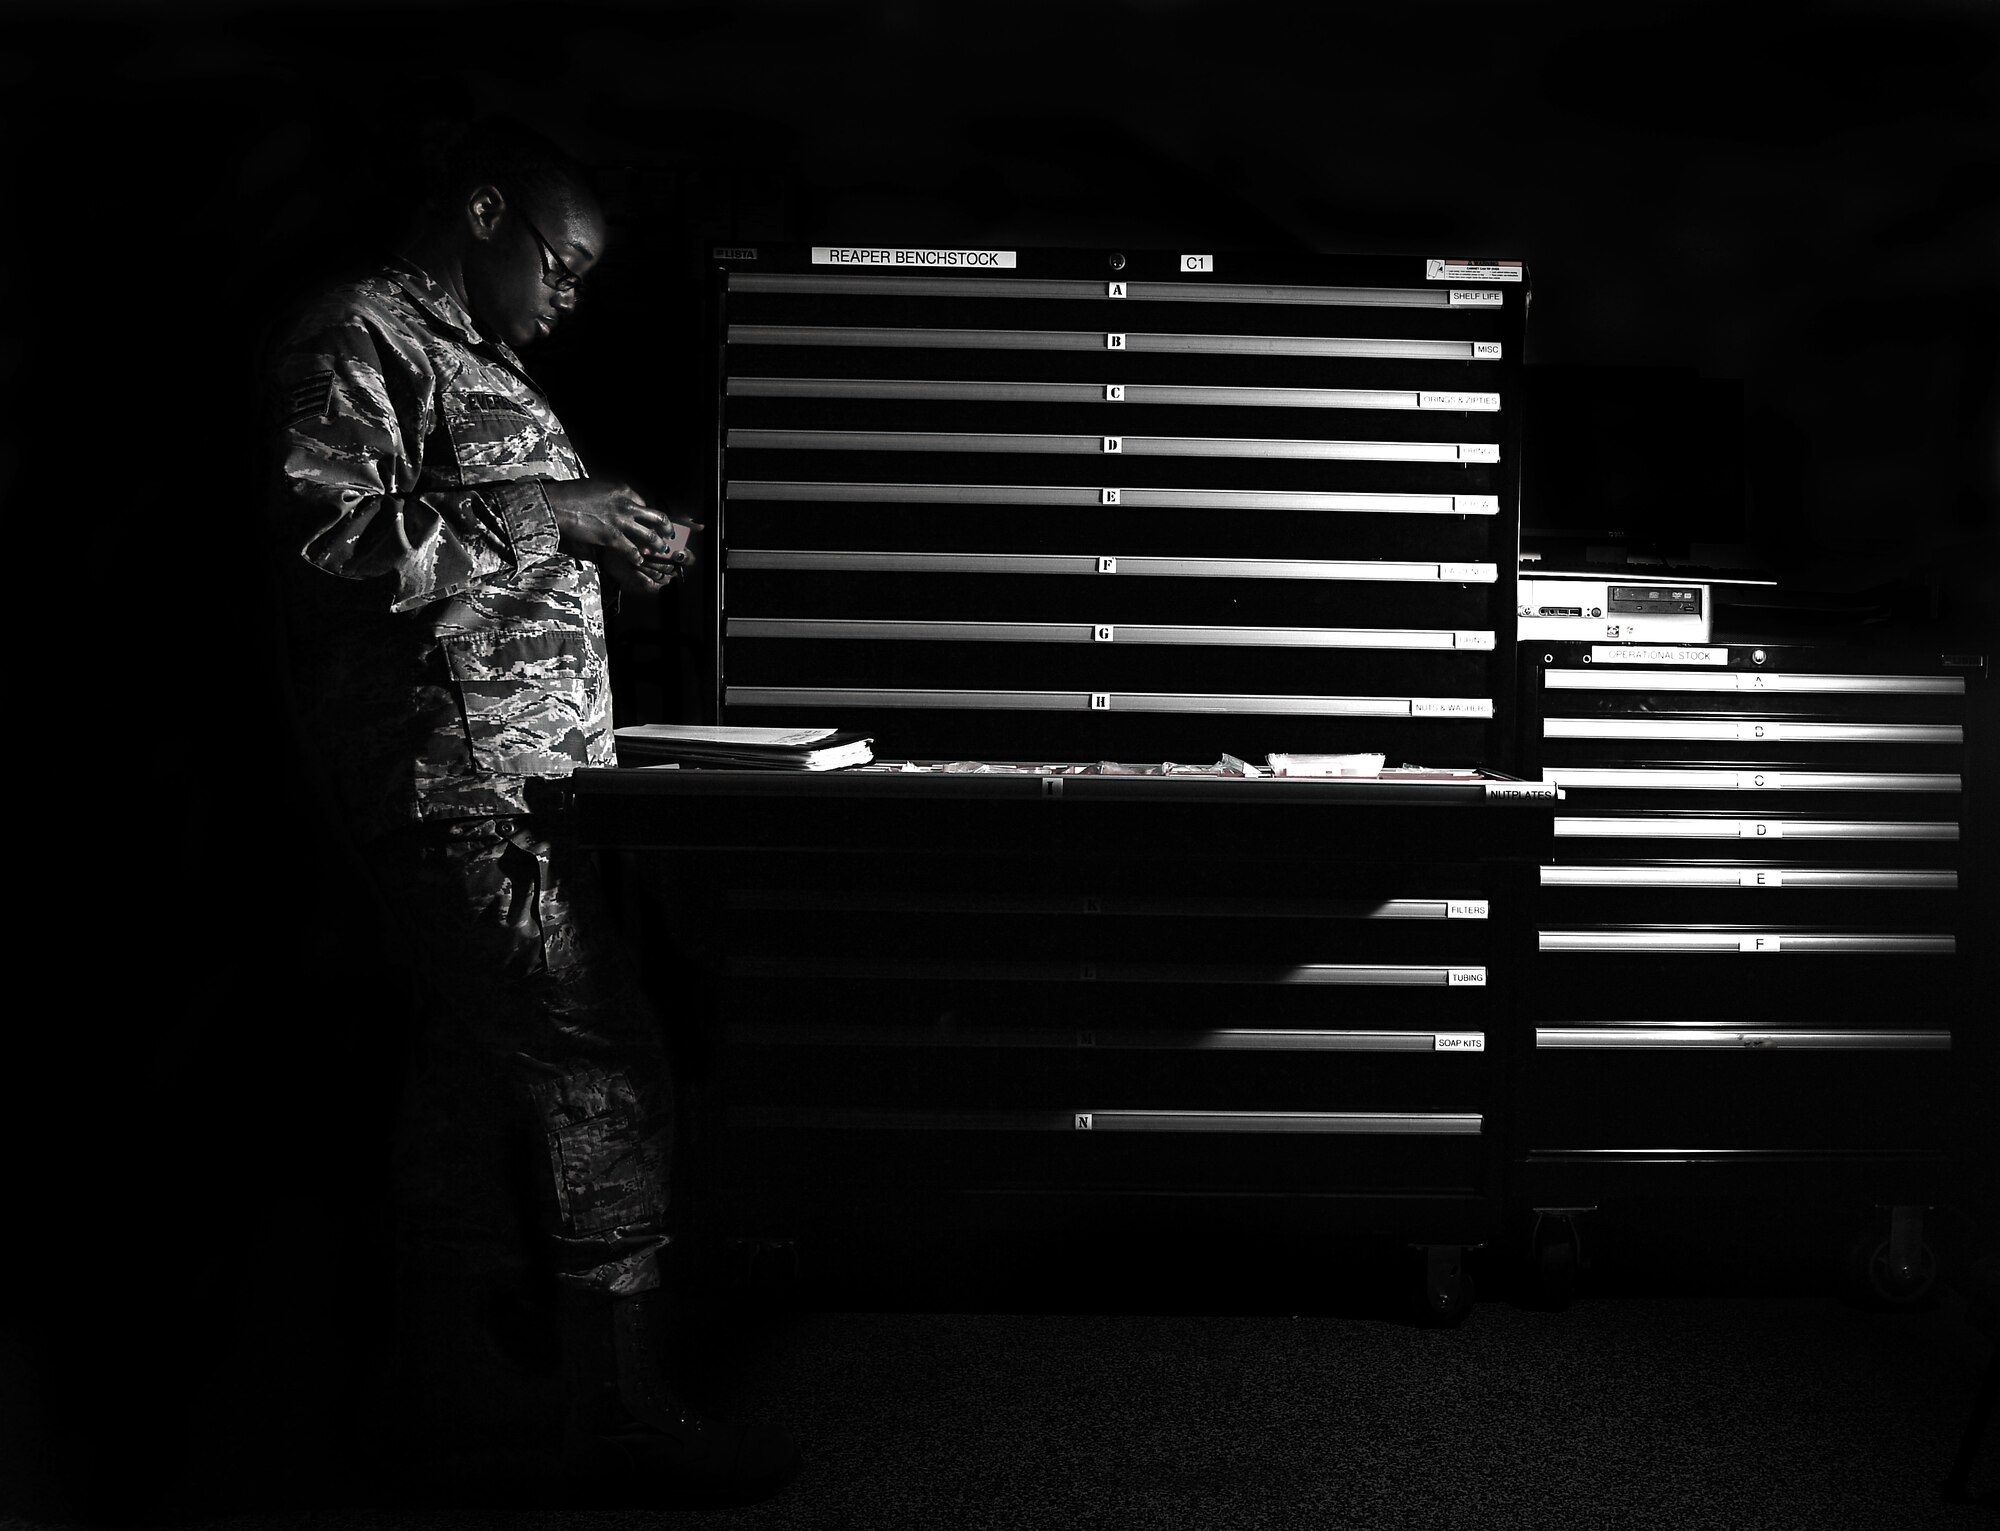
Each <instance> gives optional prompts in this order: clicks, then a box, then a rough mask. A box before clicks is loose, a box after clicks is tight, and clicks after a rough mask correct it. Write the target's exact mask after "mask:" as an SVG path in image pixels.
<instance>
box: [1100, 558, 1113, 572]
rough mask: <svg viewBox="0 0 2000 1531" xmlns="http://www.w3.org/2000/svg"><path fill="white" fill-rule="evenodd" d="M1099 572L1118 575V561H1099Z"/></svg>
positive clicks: (1107, 559)
mask: <svg viewBox="0 0 2000 1531" xmlns="http://www.w3.org/2000/svg"><path fill="white" fill-rule="evenodd" d="M1097 572H1098V573H1099V574H1116V573H1117V572H1118V560H1117V559H1115V558H1100V559H1098V560H1097Z"/></svg>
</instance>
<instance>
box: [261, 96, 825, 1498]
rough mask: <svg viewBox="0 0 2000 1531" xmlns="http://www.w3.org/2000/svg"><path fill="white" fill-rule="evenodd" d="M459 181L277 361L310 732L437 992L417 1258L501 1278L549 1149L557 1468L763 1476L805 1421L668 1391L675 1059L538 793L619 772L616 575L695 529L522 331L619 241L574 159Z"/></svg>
mask: <svg viewBox="0 0 2000 1531" xmlns="http://www.w3.org/2000/svg"><path fill="white" fill-rule="evenodd" d="M482 156H483V158H482ZM446 190H447V192H448V195H447V196H446V197H445V198H444V199H443V200H442V201H441V202H440V204H439V205H438V206H436V207H434V209H433V213H432V217H431V219H430V223H429V226H428V230H427V232H426V233H425V234H424V235H423V236H422V237H421V238H420V239H419V241H418V243H417V244H416V245H415V246H414V247H413V249H412V250H411V252H410V253H409V254H408V255H407V256H405V257H403V258H400V259H399V260H398V261H396V262H395V263H394V264H392V265H390V266H389V267H387V268H386V269H384V270H383V271H381V272H380V273H378V274H377V275H375V276H373V277H370V278H368V279H366V280H363V281H359V282H354V283H351V284H348V285H345V286H341V287H338V288H335V289H334V290H332V291H330V292H328V293H326V294H324V295H323V296H321V297H320V298H318V299H317V300H315V301H314V302H312V303H310V304H308V305H307V306H306V307H305V308H304V310H303V311H302V312H301V313H300V314H299V315H298V316H297V318H296V319H295V321H294V322H293V323H291V324H290V325H289V326H288V327H287V328H286V330H285V331H284V332H283V336H282V339H281V341H280V343H279V344H278V346H277V348H276V351H275V354H274V360H273V363H272V376H271V383H272V385H273V392H274V395H275V398H276V400H277V429H278V432H279V441H278V446H279V457H280V459H281V462H280V474H281V485H280V493H279V502H280V512H279V535H280V540H281V548H282V556H283V558H284V560H285V563H286V565H287V569H288V578H287V589H286V600H287V609H288V616H289V618H290V627H291V647H292V653H291V659H292V679H293V688H294V691H295V694H296V699H297V704H298V711H299V715H300V722H301V727H302V732H303V734H304V736H305V739H306V742H307V745H308V748H309V749H310V750H311V751H312V753H313V755H314V757H315V760H316V763H317V764H318V765H319V766H320V767H321V768H322V769H323V772H324V776H325V778H326V780H327V782H328V785H329V787H330V789H331V793H332V796H333V797H334V799H335V800H336V802H337V804H338V806H339V809H340V811H341V813H342V815H343V816H344V818H345V819H346V821H347V823H348V825H349V827H350V829H351V830H352V831H353V834H354V838H355V840H356V842H357V844H358V846H359V848H360V849H361V852H362V855H363V859H364V861H365V862H366V863H367V865H368V866H369V868H370V870H371V872H372V874H373V876H374V879H375V881H376V883H377V886H378V889H379V891H380V892H381V893H382V895H383V898H384V902H385V904H386V906H387V908H388V910H389V913H390V916H391V918H392V919H393V920H394V921H395V923H396V925H397V927H398V928H399V932H400V934H401V935H402V936H403V937H404V938H405V939H406V941H407V943H408V946H409V949H410V954H411V956H412V958H413V959H414V963H415V965H416V967H417V969H418V971H419V973H420V975H421V978H422V980H423V983H424V988H425V991H426V1004H425V1012H426V1013H425V1016H424V1020H425V1028H424V1032H423V1035H422V1037H421V1039H420V1041H419V1042H418V1044H417V1047H416V1053H417V1063H416V1066H415V1070H414V1075H413V1082H412V1084H411V1086H410V1088H409V1092H408V1097H407V1099H406V1101H405V1106H404V1118H405V1120H404V1125H403V1128H402V1130H401V1132H400V1135H399V1142H398V1151H397V1155H396V1177H395V1178H396V1190H397V1209H396V1210H397V1214H398V1221H399V1226H400V1228H401V1230H402V1238H403V1241H404V1248H405V1255H406V1258H407V1257H408V1253H409V1250H410V1249H411V1248H412V1247H419V1248H422V1249H426V1250H430V1251H438V1250H443V1251H447V1252H448V1253H449V1257H450V1258H451V1259H452V1260H455V1261H456V1262H457V1264H456V1265H455V1266H454V1269H457V1270H459V1271H461V1272H465V1273H468V1274H469V1277H470V1279H471V1280H472V1281H473V1282H474V1283H475V1284H476V1283H477V1281H478V1280H479V1279H480V1278H481V1276H482V1274H486V1275H493V1274H496V1273H497V1274H499V1275H500V1276H501V1277H502V1278H504V1277H505V1274H506V1267H507V1266H508V1265H509V1263H510V1251H511V1250H513V1249H515V1248H517V1247H518V1232H519V1224H520V1221H521V1218H522V1215H523V1209H522V1208H521V1207H520V1206H519V1201H520V1197H519V1195H518V1192H517V1191H516V1190H515V1189H514V1188H513V1187H511V1186H510V1180H509V1174H508V1167H509V1165H510V1163H511V1162H513V1161H514V1160H515V1159H517V1158H518V1157H519V1156H518V1152H517V1150H518V1145H519V1144H520V1143H522V1142H524V1141H525V1142H529V1143H533V1144H535V1145H537V1147H536V1148H535V1149H534V1150H532V1151H531V1153H530V1155H529V1157H530V1158H531V1159H533V1160H535V1161H536V1162H537V1164H538V1166H539V1167H538V1168H537V1169H536V1170H534V1171H533V1172H532V1173H531V1174H530V1175H529V1176H528V1179H529V1180H530V1181H531V1182H532V1184H531V1186H530V1187H529V1188H528V1193H527V1200H528V1201H529V1202H530V1203H532V1205H531V1206H529V1207H527V1208H526V1209H525V1213H526V1216H527V1217H528V1218H529V1219H530V1220H531V1222H532V1223H533V1224H534V1225H535V1226H536V1228H537V1229H538V1230H539V1231H540V1232H541V1233H542V1234H545V1235H546V1236H547V1237H548V1238H549V1239H550V1240H551V1241H552V1249H553V1263H554V1267H555V1273H556V1277H557V1280H558V1282H559V1283H560V1285H561V1286H562V1288H563V1289H564V1291H565V1293H566V1294H567V1313H566V1321H567V1322H568V1334H567V1337H566V1342H565V1343H566V1346H567V1348H568V1349H569V1350H570V1351H571V1352H572V1354H571V1356H570V1357H569V1360H570V1366H571V1373H572V1383H573V1386H572V1393H573V1395H574V1396H573V1397H572V1399H571V1410H570V1420H569V1426H568V1435H567V1444H566V1451H567V1453H568V1457H569V1459H571V1460H572V1461H573V1462H577V1463H596V1464H598V1465H599V1466H602V1465H603V1463H604V1462H605V1461H609V1462H610V1463H612V1464H613V1469H614V1476H620V1475H622V1476H625V1477H630V1476H632V1475H633V1474H634V1473H639V1474H640V1475H641V1476H644V1475H645V1472H646V1471H647V1470H648V1469H649V1468H650V1469H660V1468H661V1463H662V1462H664V1463H665V1464H666V1466H665V1467H664V1469H662V1471H664V1474H665V1477H664V1479H662V1478H661V1477H660V1474H659V1472H655V1473H654V1474H653V1476H652V1477H651V1478H650V1479H648V1482H649V1484H651V1485H652V1486H654V1487H659V1488H662V1489H663V1491H664V1492H665V1493H666V1495H667V1497H671V1496H672V1493H673V1492H674V1491H675V1490H676V1489H677V1488H687V1487H689V1485H690V1484H691V1483H694V1482H695V1480H699V1483H698V1484H697V1485H696V1486H697V1487H698V1488H699V1490H700V1492H702V1493H705V1494H710V1495H712V1494H713V1493H714V1492H717V1491H720V1492H723V1493H724V1494H728V1493H732V1492H736V1491H737V1490H740V1489H742V1488H743V1487H744V1483H745V1482H747V1481H748V1479H747V1478H746V1474H748V1478H758V1475H759V1474H761V1475H762V1476H761V1478H759V1481H760V1482H761V1481H763V1480H765V1479H768V1480H771V1482H770V1485H769V1486H775V1484H776V1483H777V1482H781V1481H782V1479H783V1477H784V1476H788V1471H789V1469H788V1468H786V1467H785V1461H781V1460H780V1459H781V1458H784V1459H785V1460H795V1458H788V1457H786V1453H789V1452H790V1446H789V1443H788V1442H782V1441H781V1440H780V1439H777V1438H775V1437H774V1436H773V1437H772V1438H770V1439H762V1440H761V1441H751V1443H750V1445H749V1446H748V1447H746V1445H745V1441H746V1440H747V1439H749V1438H748V1437H745V1436H744V1435H743V1434H742V1433H741V1432H735V1433H730V1432H726V1431H722V1427H718V1426H714V1425H711V1424H708V1423H706V1422H701V1421H696V1420H693V1419H692V1417H691V1416H688V1415H686V1413H685V1411H684V1410H679V1409H678V1406H677V1405H673V1404H672V1403H671V1401H668V1402H667V1403H662V1402H661V1400H660V1398H658V1397H656V1396H655V1393H656V1391H657V1389H656V1388H655V1387H654V1382H655V1381H656V1378H654V1376H653V1368H654V1366H655V1365H656V1363H657V1356H654V1355H653V1354H652V1353H651V1351H650V1349H648V1347H649V1346H650V1345H651V1343H652V1342H651V1341H648V1340H646V1338H645V1334H644V1330H645V1327H646V1324H647V1323H650V1322H653V1320H647V1319H644V1318H643V1317H642V1314H641V1308H640V1305H639V1303H638V1299H639V1298H640V1296H641V1294H644V1293H647V1292H649V1291H651V1290H652V1289H654V1288H656V1287H657V1286H658V1285H659V1281H660V1271H659V1259H658V1256H659V1251H660V1249H661V1248H662V1246H663V1245H664V1244H665V1242H666V1232H665V1226H664V1218H665V1211H666V1175H667V1165H668V1155H669V1146H670V1138H671V1125H672V1106H671V1092H670V1088H669V1079H668V1074H667V1062H666V1056H665V1052H664V1047H663V1042H662V1037H661V1033H660V1027H659V1023H658V1019H657V1017H656V1016H655V1014H654V1012H653V1010H652V1008H651V1007H650V1005H649V1004H648V1003H647V1001H646V1000H645V998H644V997H643V995H642V994H641V992H640V989H639V987H638V985H637V982H636V979H635V974H634V972H633V970H632V967H631V964H630V963H629V961H628V959H627V958H626V957H625V956H624V954H623V953H622V951H621V950H620V948H619V946H618V944H617V941H616V939H615V936H614V933H613V931H612V928H611V924H610V920H609V918H608V916H607V913H606V911H605V910H604V908H603V905H602V895H601V893H600V891H599V888H598V885H597V883H596V880H595V877H594V870H593V868H592V866H591V863H590V862H589V860H588V858H587V857H586V856H584V855H583V854H582V853H581V852H579V851H578V850H577V849H576V848H575V847H574V846H572V845H570V844H568V843H567V842H566V841H564V840H563V839H562V837H561V836H560V834H559V833H557V832H555V831H554V830H553V829H552V828H551V827H550V826H549V825H548V824H547V823H545V822H544V821H543V820H541V819H539V818H538V817H537V814H536V808H537V805H538V801H539V797H538V795H537V793H536V789H537V787H538V786H541V785H543V784H545V783H546V782H547V781H548V779H550V778H558V777H561V776H564V775H567V774H568V773H569V772H570V771H572V770H574V769H575V768H576V767H578V766H582V765H592V766H597V765H613V764H615V763H616V754H615V750H614V746H613V740H612V733H611V690H610V680H609V675H608V673H607V667H606V654H605V642H604V606H603V600H602V598H601V595H600V585H599V569H600V567H602V568H603V569H604V570H605V571H606V572H609V573H611V574H612V575H613V576H614V577H616V578H617V579H618V580H619V582H620V583H621V585H623V586H624V587H625V588H627V589H630V590H634V591H638V592H648V591H652V590H657V589H659V588H661V587H662V586H663V585H664V584H665V583H666V582H667V581H668V580H669V579H671V578H674V577H677V576H678V575H679V574H680V573H681V571H682V570H683V569H684V567H685V566H686V564H687V562H688V561H689V559H690V556H691V555H690V554H689V553H688V552H687V551H686V549H685V539H686V536H687V533H688V531H689V527H688V526H686V525H682V524H677V523H675V522H673V521H672V520H671V519H670V518H669V517H667V516H666V515H664V514H662V513H661V512H659V511H658V510H656V509H654V508H653V507H651V506H648V505H647V504H646V503H645V501H644V499H643V498H642V497H641V496H640V495H638V494H637V493H635V492H634V491H632V490H631V489H630V488H629V487H628V486H626V485H623V484H619V483H606V482H601V481H597V480H592V479H590V478H588V477H587V476H586V475H585V473H584V469H583V465H582V463H581V462H580V461H579V459H578V457H577V454H576V451H575V449H574V448H573V447H572V446H571V444H570V441H569V438H568V436H567V435H566V434H565V432H564V430H563V427H562V423H561V421H560V420H558V419H557V418H556V415H555V413H554V411H553V410H552V409H551V408H550V406H549V402H548V400H547V398H546V397H545V396H544V395H543V393H542V391H541V389H540V388H539V387H538V386H537V385H536V383H535V382H534V380H533V378H532V377H531V376H530V375H529V373H528V372H527V370H526V369H525V368H524V367H523V365H522V363H521V360H520V357H519V355H518V354H517V352H516V350H515V349H514V348H515V346H517V345H522V344H526V343H530V342H532V341H534V340H536V339H539V338H541V337H543V336H545V335H547V334H548V333H550V332H551V331H552V330H553V328H554V327H555V325H556V324H558V323H559V322H560V321H561V320H562V318H563V317H564V316H566V314H567V313H568V311H569V310H570V308H571V307H573V306H574V303H575V301H576V300H575V292H576V284H577V281H578V279H579V278H580V277H581V276H582V274H583V273H584V271H586V270H588V268H589V267H590V265H591V264H593V263H594V262H595V261H596V259H597V258H598V256H599V255H600V254H601V252H602V248H603V243H604V225H603V220H602V214H601V213H600V212H599V210H598V209H597V206H596V203H595V201H594V199H593V198H592V197H591V196H590V194H589V192H588V191H586V190H584V189H583V183H582V181H581V179H580V178H579V177H578V176H577V174H576V173H575V169H574V166H573V165H570V164H569V163H567V162H566V161H564V160H563V159H562V158H561V157H560V155H559V153H558V152H557V151H553V150H552V149H551V147H550V146H548V145H546V144H545V143H544V142H542V141H540V140H538V139H536V138H534V137H533V136H532V135H529V134H526V133H525V130H518V129H514V128H511V127H503V128H500V129H487V130H485V136H484V139H483V141H482V140H481V139H480V138H478V137H477V136H475V139H474V140H473V141H472V143H471V144H470V146H469V150H468V157H466V158H465V159H463V160H462V161H461V162H460V165H459V173H458V175H457V178H456V180H455V181H452V182H450V183H449V184H448V186H447V188H446ZM531 220H532V221H531ZM544 228H546V229H548V230H549V235H547V236H545V235H544V233H543V229H544ZM514 1258H516V1259H517V1258H518V1257H514ZM635 1346H636V1347H638V1349H637V1350H635V1348H634V1347H635ZM639 1351H645V1352H646V1353H645V1354H640V1353H639ZM628 1352H629V1353H628ZM578 1367H581V1368H583V1370H582V1371H581V1372H578V1371H577V1370H576V1369H577V1368H578ZM593 1368H595V1370H593ZM635 1368H636V1370H635ZM640 1372H644V1373H646V1376H645V1377H644V1378H638V1374H639V1373H640ZM635 1378H637V1379H638V1380H635ZM704 1432H705V1433H704ZM718 1432H721V1433H718ZM607 1441H609V1442H612V1443H613V1445H612V1446H611V1447H607V1446H606V1444H605V1443H606V1442H607ZM607 1450H608V1451H609V1453H610V1454H609V1456H608V1457H606V1456H605V1452H606V1451H607ZM746 1450H747V1451H748V1452H749V1456H748V1457H745V1456H744V1455H743V1453H744V1452H745V1451H746ZM759 1453H761V1456H760V1455H759ZM725 1458H726V1459H727V1460H726V1461H725V1460H724V1459H725ZM753 1458H754V1459H756V1460H754V1461H753V1460H752V1459H753ZM739 1459H740V1460H739ZM746 1463H748V1464H749V1465H748V1466H746V1465H745V1464H746ZM618 1464H623V1466H622V1467H621V1466H619V1465H618Z"/></svg>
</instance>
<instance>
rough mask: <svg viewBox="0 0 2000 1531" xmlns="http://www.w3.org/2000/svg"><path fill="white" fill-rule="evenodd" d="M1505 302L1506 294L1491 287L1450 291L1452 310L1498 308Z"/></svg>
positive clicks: (1455, 288) (1462, 288)
mask: <svg viewBox="0 0 2000 1531" xmlns="http://www.w3.org/2000/svg"><path fill="white" fill-rule="evenodd" d="M1506 301H1507V294H1505V293H1504V292H1499V291H1496V290H1495V289H1493V288H1491V287H1454V288H1452V290H1451V306H1452V307H1453V308H1498V307H1500V306H1501V305H1502V304H1503V303H1505V302H1506Z"/></svg>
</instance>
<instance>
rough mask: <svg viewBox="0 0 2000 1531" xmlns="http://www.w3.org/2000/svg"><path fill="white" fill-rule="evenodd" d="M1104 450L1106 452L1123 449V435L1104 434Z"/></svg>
mask: <svg viewBox="0 0 2000 1531" xmlns="http://www.w3.org/2000/svg"><path fill="white" fill-rule="evenodd" d="M1104 450H1105V451H1107V452H1122V451H1124V450H1125V438H1124V437H1123V436H1106V437H1105V438H1104Z"/></svg>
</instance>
